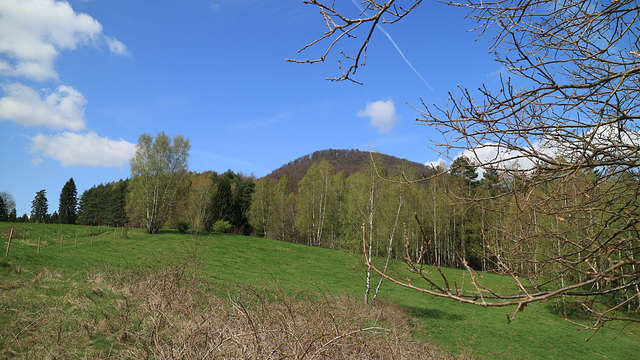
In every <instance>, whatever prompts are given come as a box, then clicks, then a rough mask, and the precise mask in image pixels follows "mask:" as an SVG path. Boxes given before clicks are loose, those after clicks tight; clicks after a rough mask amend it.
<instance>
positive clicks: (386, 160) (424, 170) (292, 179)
mask: <svg viewBox="0 0 640 360" xmlns="http://www.w3.org/2000/svg"><path fill="white" fill-rule="evenodd" d="M374 155H375V156H376V158H378V159H379V161H380V162H381V164H382V168H384V169H387V170H389V171H393V172H395V171H398V172H399V171H404V172H405V174H406V175H407V177H409V178H414V179H415V178H419V177H423V176H424V177H426V176H427V175H428V174H429V172H430V171H431V169H430V168H429V167H428V166H425V165H423V164H420V163H417V162H413V161H409V160H406V159H401V158H398V157H395V156H392V155H386V154H381V153H374ZM322 160H326V161H328V162H329V163H330V164H331V166H333V169H334V171H335V173H338V172H340V171H344V172H345V174H346V175H347V176H349V175H350V174H352V173H354V172H358V171H361V170H362V169H364V167H365V166H366V165H367V164H369V163H371V155H370V154H369V152H368V151H361V150H353V149H351V150H348V149H327V150H319V151H316V152H314V153H312V154H308V155H304V156H301V157H299V158H297V159H295V160H293V161H290V162H289V163H288V164H285V165H283V166H281V167H280V168H278V169H276V170H274V171H273V172H271V173H270V174H268V175H266V176H265V178H267V179H275V180H280V178H282V177H283V176H284V175H286V176H287V178H288V179H289V184H290V186H292V190H295V187H296V185H297V184H298V182H299V181H300V180H302V178H303V177H304V175H305V174H306V173H307V171H308V170H309V168H310V167H311V165H313V164H314V163H319V162H320V161H322Z"/></svg>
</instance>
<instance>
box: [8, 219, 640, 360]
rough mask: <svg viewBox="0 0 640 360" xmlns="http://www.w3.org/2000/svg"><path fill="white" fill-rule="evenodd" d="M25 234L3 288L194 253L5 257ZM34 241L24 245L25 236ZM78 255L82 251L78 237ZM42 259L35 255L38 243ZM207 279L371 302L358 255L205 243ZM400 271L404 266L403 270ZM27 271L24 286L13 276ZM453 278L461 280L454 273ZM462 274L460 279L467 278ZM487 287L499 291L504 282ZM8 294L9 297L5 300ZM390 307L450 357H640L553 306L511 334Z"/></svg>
mask: <svg viewBox="0 0 640 360" xmlns="http://www.w3.org/2000/svg"><path fill="white" fill-rule="evenodd" d="M9 226H15V227H16V233H17V234H16V235H15V237H16V238H17V239H14V240H13V242H12V245H11V253H10V255H9V257H8V258H3V259H0V263H2V264H3V266H2V267H0V285H5V286H6V285H11V284H7V283H8V282H16V281H24V280H21V279H20V278H28V277H29V276H30V274H32V273H34V272H35V271H36V270H37V269H38V268H40V267H41V266H46V267H47V268H49V269H60V270H61V271H62V272H63V273H64V278H65V279H70V278H73V277H74V276H82V271H83V270H85V269H87V267H89V266H90V267H100V266H103V265H107V266H112V267H120V266H122V267H130V266H133V265H136V264H139V263H149V264H151V263H154V262H155V260H157V259H159V258H168V259H172V260H176V261H179V260H180V259H184V258H186V257H188V256H189V255H190V254H192V253H193V239H192V237H191V236H188V235H179V234H175V233H170V232H167V233H162V234H159V235H154V236H148V235H146V234H144V233H143V232H141V231H137V230H133V231H131V233H129V235H128V237H127V239H122V237H121V236H120V232H119V231H118V232H117V234H116V236H115V239H114V229H108V228H104V227H103V228H99V229H98V228H96V227H94V228H93V231H94V233H96V234H97V235H96V236H95V237H94V244H93V245H91V244H90V241H91V237H90V236H89V235H88V234H89V228H88V227H83V226H64V228H63V230H62V231H63V232H64V235H65V242H64V247H63V251H62V252H60V243H59V239H60V234H61V228H60V226H59V225H57V226H56V225H34V224H7V223H0V235H1V236H2V240H1V241H0V246H2V248H1V250H2V252H3V253H2V254H1V255H0V256H2V257H4V251H5V250H6V244H7V237H8V233H9V232H8V227H9ZM24 229H26V230H27V237H26V240H24V241H23V240H22V235H23V230H24ZM76 234H77V235H78V246H77V248H76V247H75V244H74V243H75V235H76ZM40 236H41V237H42V240H43V243H42V248H41V253H40V254H37V253H36V246H37V242H38V237H40ZM198 259H199V260H200V261H201V270H202V271H203V272H204V273H205V274H207V275H208V276H210V277H211V278H212V279H215V280H217V281H221V282H228V283H230V284H231V283H234V282H240V283H247V284H253V285H258V286H269V287H273V286H276V283H277V284H279V285H280V286H282V287H283V288H285V289H290V290H300V289H310V290H312V291H324V292H331V293H334V294H340V293H350V294H355V295H362V294H363V291H364V282H363V279H362V275H363V273H364V268H363V266H362V264H361V259H360V258H359V257H358V256H357V255H354V254H349V253H344V252H339V251H332V250H328V249H318V248H312V247H307V246H303V245H296V244H290V243H283V242H278V241H272V240H265V239H257V238H250V237H241V236H233V235H212V236H210V235H207V236H201V237H199V238H198ZM396 266H397V267H401V264H396ZM16 267H18V268H21V269H22V270H23V271H22V273H21V274H19V276H16V275H15V273H7V272H6V271H7V270H5V269H9V268H11V269H15V268H16ZM451 272H452V273H456V272H457V271H455V270H451ZM459 274H460V273H459V272H458V274H457V275H458V276H460V275H459ZM487 280H489V281H496V282H499V281H500V279H499V278H498V277H495V278H493V277H489V278H488V279H487ZM0 291H1V290H0ZM381 297H382V298H385V299H389V300H392V301H395V302H397V303H398V304H401V305H403V306H405V307H407V308H409V309H410V312H411V314H412V315H413V316H415V317H416V318H417V319H418V321H421V322H422V323H423V324H424V330H423V331H421V333H420V334H418V336H419V337H422V338H425V339H427V340H432V341H434V342H436V343H437V344H439V346H440V347H442V348H444V349H450V350H453V351H455V352H460V351H463V352H471V353H473V354H476V355H478V356H481V357H482V356H486V357H488V358H536V359H539V358H562V359H565V358H581V359H589V358H591V359H602V358H607V359H630V358H635V357H636V356H637V354H638V353H640V337H638V332H640V328H639V327H638V326H634V327H628V328H627V329H626V330H625V332H624V333H622V334H620V336H618V337H617V338H616V339H615V340H612V338H613V337H615V336H616V335H617V334H618V331H616V330H614V329H604V330H602V331H601V332H600V333H599V334H598V335H596V336H595V337H594V338H593V339H591V340H590V341H589V342H585V339H586V338H587V337H588V336H589V335H590V333H587V332H579V331H576V326H575V325H571V324H570V323H567V322H565V321H564V320H563V319H562V317H561V316H559V315H556V314H554V313H552V312H551V311H550V308H549V305H548V304H537V305H534V306H529V307H528V308H527V309H526V310H525V311H524V312H521V313H519V314H518V316H517V319H516V321H515V322H512V323H511V324H508V323H507V321H506V316H505V314H506V313H507V312H513V310H514V309H511V308H508V309H496V310H493V309H483V308H479V307H473V306H469V305H462V304H458V303H455V302H452V301H448V300H441V299H436V298H432V297H428V296H425V295H421V294H417V293H415V292H412V291H409V290H406V289H403V288H400V287H397V286H394V285H392V284H390V283H384V284H383V286H382V289H381Z"/></svg>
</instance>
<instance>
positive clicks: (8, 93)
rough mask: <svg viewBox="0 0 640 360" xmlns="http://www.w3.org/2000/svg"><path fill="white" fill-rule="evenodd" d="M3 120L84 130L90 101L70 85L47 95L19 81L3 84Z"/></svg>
mask: <svg viewBox="0 0 640 360" xmlns="http://www.w3.org/2000/svg"><path fill="white" fill-rule="evenodd" d="M1 88H2V90H3V91H4V94H5V96H4V97H2V98H0V121H2V120H9V121H13V122H15V123H17V124H20V125H23V126H46V127H48V128H50V129H52V130H74V131H79V130H84V129H85V127H86V125H85V118H84V107H85V105H86V104H87V100H86V99H85V98H84V96H82V94H81V93H80V92H79V91H77V90H75V89H74V88H72V87H70V86H64V85H60V86H58V88H57V89H56V90H55V91H54V92H52V93H49V94H46V95H45V96H44V98H43V97H41V96H40V94H39V93H38V92H37V91H35V90H34V89H32V88H30V87H28V86H26V85H23V84H19V83H12V84H5V85H2V86H1Z"/></svg>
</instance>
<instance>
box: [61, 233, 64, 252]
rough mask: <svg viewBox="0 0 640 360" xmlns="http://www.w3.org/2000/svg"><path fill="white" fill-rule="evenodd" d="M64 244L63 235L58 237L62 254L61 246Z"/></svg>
mask: <svg viewBox="0 0 640 360" xmlns="http://www.w3.org/2000/svg"><path fill="white" fill-rule="evenodd" d="M63 243H64V235H62V236H61V237H60V252H62V244H63Z"/></svg>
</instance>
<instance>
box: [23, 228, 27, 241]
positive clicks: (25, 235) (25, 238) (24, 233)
mask: <svg viewBox="0 0 640 360" xmlns="http://www.w3.org/2000/svg"><path fill="white" fill-rule="evenodd" d="M25 240H27V229H22V241H25Z"/></svg>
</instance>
